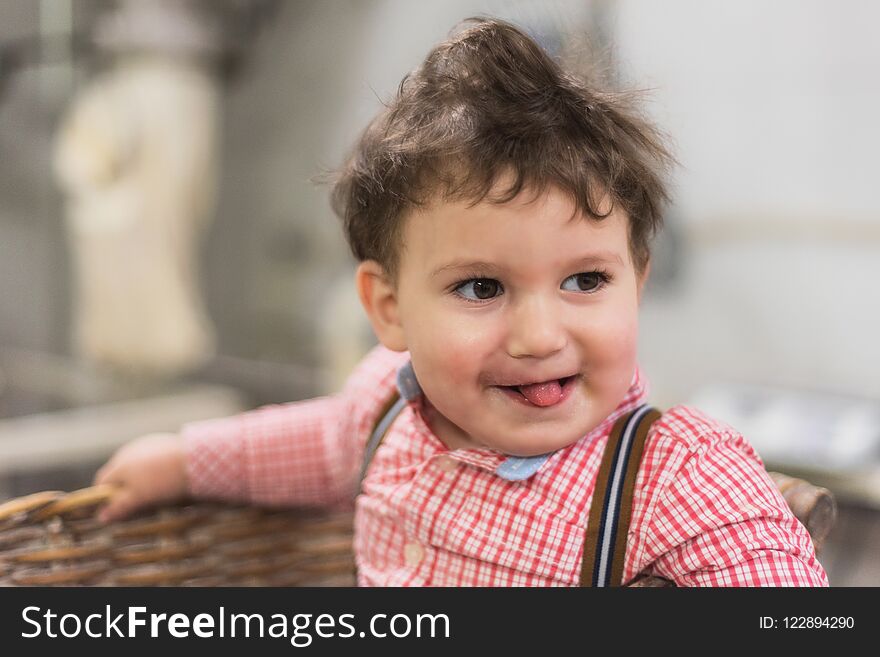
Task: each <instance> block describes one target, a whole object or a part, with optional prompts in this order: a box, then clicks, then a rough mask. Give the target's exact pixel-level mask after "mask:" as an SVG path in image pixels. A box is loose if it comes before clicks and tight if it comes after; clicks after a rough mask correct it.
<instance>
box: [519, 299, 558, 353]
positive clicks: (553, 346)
mask: <svg viewBox="0 0 880 657" xmlns="http://www.w3.org/2000/svg"><path fill="white" fill-rule="evenodd" d="M567 342H568V338H567V334H566V331H565V327H564V325H563V322H562V321H561V316H560V312H559V310H558V309H557V308H556V307H555V305H554V304H553V303H550V302H546V301H543V300H541V299H532V300H530V301H529V302H527V303H522V304H520V305H519V307H517V308H516V310H515V311H514V312H513V313H511V317H510V326H509V328H508V340H507V353H508V354H510V355H511V356H512V357H514V358H526V357H532V358H546V357H547V356H552V355H553V354H555V353H557V352H559V351H561V350H562V349H563V348H565V345H566V344H567Z"/></svg>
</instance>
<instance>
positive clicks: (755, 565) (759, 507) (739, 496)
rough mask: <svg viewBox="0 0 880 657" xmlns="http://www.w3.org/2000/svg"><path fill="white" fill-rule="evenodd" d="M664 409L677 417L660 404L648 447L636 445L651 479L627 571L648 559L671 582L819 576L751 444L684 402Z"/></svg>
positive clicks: (808, 546)
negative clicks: (653, 446) (643, 451)
mask: <svg viewBox="0 0 880 657" xmlns="http://www.w3.org/2000/svg"><path fill="white" fill-rule="evenodd" d="M671 413H672V414H673V415H675V414H676V413H677V414H678V419H677V420H676V419H675V418H673V421H672V422H670V421H669V420H668V419H667V418H668V415H667V414H664V418H663V419H662V420H660V421H658V422H659V423H660V424H661V425H664V426H661V428H660V435H658V436H655V438H656V439H657V444H656V448H657V449H656V450H654V451H653V452H650V453H649V452H647V451H646V456H649V454H650V456H649V458H650V459H651V462H649V463H648V464H647V468H646V475H647V478H648V479H649V480H650V479H653V480H654V482H655V483H657V486H656V488H655V491H656V492H655V493H654V494H652V495H651V497H652V499H651V500H650V501H649V502H647V504H646V509H645V515H644V519H643V520H644V522H643V523H642V527H641V528H636V531H637V535H635V536H633V538H635V545H634V546H633V553H634V559H635V561H634V562H633V563H632V564H631V568H632V571H631V572H630V575H633V574H635V572H638V571H639V570H641V569H642V568H643V567H645V566H646V565H649V567H650V571H651V574H654V575H659V576H661V577H665V578H667V579H670V580H672V581H674V582H675V583H676V585H677V586H828V577H827V575H826V573H825V571H824V569H823V568H822V566H821V564H820V563H819V562H818V561H817V559H816V554H815V550H814V549H813V543H812V540H811V539H810V536H809V533H808V532H807V530H806V528H805V527H804V526H803V525H802V524H801V523H800V522H799V521H798V520H797V518H795V516H794V514H793V513H792V511H791V509H790V508H789V506H788V504H787V503H786V502H785V499H784V498H783V497H782V494H781V493H780V492H779V490H778V489H777V487H776V486H775V484H774V483H773V481H772V480H771V479H770V477H769V475H768V474H767V472H766V470H765V469H764V465H763V463H762V462H761V460H760V458H759V457H758V455H757V454H756V453H755V451H754V449H753V448H752V447H751V445H749V443H748V442H747V441H746V440H745V439H744V438H743V437H742V436H741V435H739V434H738V433H737V432H735V431H734V430H732V429H730V428H729V427H725V428H722V429H720V430H719V428H718V425H717V424H714V421H712V420H711V419H710V418H706V417H705V416H703V415H702V414H700V413H699V412H697V411H693V409H688V408H686V407H677V408H676V409H672V411H671ZM719 424H720V423H719ZM670 429H671V430H672V431H669V430H670ZM664 433H665V435H664ZM673 433H674V434H676V435H674V436H673V435H672V434H673ZM687 433H690V434H691V435H690V436H686V437H683V436H685V434H687ZM644 467H645V461H643V468H644ZM664 468H669V470H667V472H666V473H665V474H664V472H663V470H664ZM648 485H649V486H650V484H648Z"/></svg>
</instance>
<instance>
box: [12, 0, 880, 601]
mask: <svg viewBox="0 0 880 657" xmlns="http://www.w3.org/2000/svg"><path fill="white" fill-rule="evenodd" d="M476 14H489V15H494V16H499V17H502V18H506V19H508V20H512V21H514V22H516V23H517V24H519V25H520V26H522V27H524V28H526V29H527V30H528V31H530V32H531V33H532V34H533V35H535V36H536V37H537V38H538V39H539V40H540V41H541V43H542V44H543V45H544V46H545V47H546V48H547V49H548V50H550V51H551V52H553V53H555V54H558V55H560V56H564V57H567V58H569V59H573V60H577V59H578V58H581V60H583V58H584V57H588V56H592V55H588V53H595V52H599V53H602V54H603V55H602V56H603V62H604V63H605V66H606V67H607V68H608V70H609V72H610V74H611V79H612V80H613V81H614V83H615V84H617V85H619V86H620V87H622V88H628V89H632V88H636V89H643V90H645V91H646V93H647V96H646V111H647V112H648V113H649V114H650V115H651V116H652V117H653V118H654V119H656V121H657V122H658V123H659V124H660V125H661V126H662V128H663V129H664V130H665V131H666V132H667V133H668V134H669V135H670V137H671V140H672V142H673V144H674V149H675V152H676V155H677V157H678V159H679V161H680V163H681V166H680V167H679V168H678V169H677V170H676V172H675V177H674V196H675V201H674V203H673V204H672V206H671V207H670V208H669V211H668V217H667V229H666V230H665V232H664V233H663V234H662V235H661V236H660V238H659V240H658V242H657V245H656V250H655V263H654V269H653V278H652V280H651V283H650V288H649V290H648V293H647V295H646V298H645V299H644V302H643V310H642V317H643V319H642V333H641V345H640V348H641V362H642V367H643V369H644V370H645V372H646V373H647V375H648V378H649V380H650V381H651V383H652V391H653V392H652V400H653V401H654V402H655V404H656V405H658V406H660V407H668V406H672V405H674V404H678V403H693V404H695V405H698V406H700V407H701V408H703V409H704V410H706V411H707V412H709V413H711V414H713V415H716V416H717V417H720V418H721V419H724V420H726V421H727V422H729V423H730V424H732V425H734V426H735V427H737V428H738V429H739V430H741V431H742V432H743V433H744V434H745V435H746V437H747V438H748V439H749V440H750V441H751V442H752V443H753V444H754V445H755V446H756V447H757V449H758V451H759V453H760V454H761V456H762V457H763V458H764V460H765V462H766V464H767V466H768V468H771V469H779V470H782V471H784V472H787V473H790V474H801V475H803V476H806V477H807V478H809V479H810V480H811V481H812V482H813V483H817V484H821V485H826V486H828V487H829V488H831V489H832V490H833V492H834V493H835V495H836V496H837V499H838V503H839V505H840V510H839V511H840V514H839V519H838V522H837V525H836V527H835V529H834V530H833V532H832V534H831V536H830V538H829V539H828V542H827V543H826V545H825V547H824V549H823V553H822V555H821V560H822V562H823V564H824V565H825V567H826V569H827V570H828V573H829V577H830V579H831V583H832V585H837V586H845V585H849V586H866V585H872V586H876V585H880V559H878V557H877V555H878V553H880V374H878V365H880V341H878V340H877V336H878V335H880V303H878V302H880V294H878V292H877V290H876V289H875V285H876V281H878V280H880V196H878V194H877V193H876V190H877V183H876V181H875V179H876V177H877V173H878V166H877V164H876V162H875V157H876V154H877V153H878V151H880V123H878V122H877V121H876V118H875V117H876V116H880V77H878V76H877V75H876V71H875V69H876V66H877V64H878V62H880V42H878V40H877V39H876V38H874V34H873V32H874V30H873V26H874V25H875V24H876V23H877V21H878V20H880V7H878V6H877V5H874V4H872V3H865V2H858V1H856V0H846V1H843V2H834V3H832V2H828V1H827V0H825V1H818V0H813V1H795V0H780V1H778V2H774V3H764V2H759V1H758V0H746V1H743V2H738V3H730V2H721V1H720V0H719V1H711V2H705V1H702V2H698V1H697V0H687V1H685V0H670V1H668V2H663V3H654V2H650V1H649V0H618V1H611V0H608V1H604V2H603V1H600V0H592V1H590V0H579V1H562V0H558V1H547V0H541V1H531V2H529V1H525V0H494V1H489V0H485V1H481V2H478V1H476V0H445V1H444V2H442V3H441V2H404V1H403V0H361V1H356V0H329V1H328V0H323V1H319V0H285V1H279V0H218V1H214V2H207V1H198V0H193V1H187V0H154V1H151V2H137V1H128V2H126V1H124V0H120V1H111V0H40V1H35V2H18V1H13V0H0V162H2V164H0V281H2V283H0V500H2V499H5V498H7V497H13V496H18V495H23V494H26V493H30V492H34V491H37V490H44V489H73V488H78V487H81V486H85V485H88V484H89V483H90V481H91V478H92V475H93V473H94V470H95V469H96V468H97V467H98V465H100V464H101V463H102V462H103V461H104V460H105V459H106V458H107V457H108V456H109V455H110V454H111V453H112V451H113V450H114V449H115V448H116V447H117V446H118V445H120V444H121V443H123V442H125V441H127V440H129V439H131V438H133V437H136V436H138V435H141V434H143V433H147V432H151V431H165V430H175V429H176V428H177V427H179V426H180V425H181V424H182V423H184V422H187V421H190V420H196V419H202V418H207V417H215V416H219V415H228V414H232V413H236V412H239V411H241V410H244V409H248V408H253V407H255V406H258V405H262V404H267V403H273V402H282V401H289V400H294V399H302V398H306V397H310V396H314V395H319V394H325V393H329V392H332V391H334V390H336V389H338V387H339V385H340V384H341V383H342V381H344V379H345V376H346V375H347V373H348V371H349V370H350V368H351V367H352V366H353V364H354V363H355V362H356V361H357V359H358V358H359V357H360V356H361V355H362V354H363V353H364V352H365V351H366V350H367V349H368V348H369V347H370V346H372V344H373V338H372V335H371V333H370V330H369V327H368V326H367V324H366V322H365V320H364V319H363V318H362V316H361V311H360V308H359V305H358V304H357V300H356V296H355V293H354V289H353V286H352V273H353V271H354V263H353V262H352V259H351V257H350V256H349V254H348V250H347V247H346V245H345V242H344V239H343V237H342V232H341V229H340V226H339V223H338V221H337V219H336V218H335V216H334V215H333V214H332V212H331V210H330V206H329V202H328V189H327V188H326V187H323V186H321V185H318V184H316V183H315V182H314V180H313V179H314V178H315V176H316V175H319V174H321V173H322V172H324V171H327V170H329V169H332V168H334V167H336V166H338V165H339V164H340V163H341V162H342V160H343V159H344V157H345V154H346V153H347V151H348V149H349V147H350V146H351V144H352V143H353V141H354V139H355V138H356V137H357V136H358V134H359V133H360V131H361V130H362V129H363V127H364V126H365V125H366V123H367V122H368V121H369V119H370V118H371V117H372V116H373V114H374V113H375V112H376V111H377V109H378V108H379V107H380V103H381V101H382V100H383V99H385V98H388V97H389V96H390V95H391V94H392V93H393V92H394V90H395V89H396V87H397V85H398V83H399V81H400V79H401V77H402V76H403V75H404V74H405V73H406V72H407V71H409V70H411V69H412V68H414V67H415V66H417V65H418V63H419V62H420V60H421V58H422V57H423V56H424V55H425V54H426V52H427V51H428V49H429V48H430V47H431V46H432V45H433V44H434V43H436V42H437V41H439V40H442V39H443V38H444V37H445V36H446V35H447V33H448V32H449V30H450V29H451V28H452V27H453V25H454V24H455V23H456V22H458V21H459V20H461V19H463V18H466V17H468V16H472V15H476ZM587 45H589V47H587Z"/></svg>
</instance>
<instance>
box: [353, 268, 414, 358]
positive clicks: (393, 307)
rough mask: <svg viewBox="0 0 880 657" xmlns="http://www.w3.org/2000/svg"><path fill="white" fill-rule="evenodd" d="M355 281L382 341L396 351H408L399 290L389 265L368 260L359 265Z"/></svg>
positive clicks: (364, 305)
mask: <svg viewBox="0 0 880 657" xmlns="http://www.w3.org/2000/svg"><path fill="white" fill-rule="evenodd" d="M354 281H355V285H356V286H357V291H358V296H359V297H360V300H361V305H362V306H363V307H364V311H365V312H366V313H367V317H368V318H369V320H370V324H371V325H372V326H373V332H374V333H375V334H376V337H377V338H378V339H379V342H381V343H382V344H383V345H385V346H386V347H388V349H391V350H392V351H406V340H405V338H404V334H403V327H402V326H401V324H400V316H399V314H398V304H397V290H396V288H395V286H394V284H393V283H392V282H391V279H390V277H389V276H388V274H387V273H386V271H385V268H384V267H382V265H380V264H379V263H378V262H376V261H375V260H365V261H363V262H362V263H361V264H360V265H358V268H357V272H356V273H355V279H354Z"/></svg>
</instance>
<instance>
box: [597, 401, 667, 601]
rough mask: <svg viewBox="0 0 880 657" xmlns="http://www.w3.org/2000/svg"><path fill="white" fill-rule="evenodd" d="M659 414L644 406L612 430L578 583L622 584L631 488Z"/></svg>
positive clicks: (621, 419)
mask: <svg viewBox="0 0 880 657" xmlns="http://www.w3.org/2000/svg"><path fill="white" fill-rule="evenodd" d="M659 417H660V412H659V411H657V410H656V409H653V408H650V407H648V406H647V405H643V406H640V407H638V408H637V409H635V410H634V411H632V412H631V413H628V414H627V415H624V416H623V417H621V418H620V419H619V420H618V421H617V422H616V423H615V424H614V428H613V429H612V430H611V435H610V436H609V437H608V443H607V444H606V446H605V453H604V454H603V455H602V464H601V465H600V467H599V474H598V477H597V479H596V489H595V491H594V492H593V501H592V503H591V506H590V517H589V519H588V521H587V531H586V538H585V540H584V554H583V560H582V565H581V586H620V585H621V584H622V583H623V582H622V581H621V580H622V579H623V564H624V558H625V557H626V539H627V533H628V531H629V523H630V519H631V515H632V498H633V489H634V488H635V483H636V476H637V475H638V471H639V466H640V465H641V462H642V453H643V452H644V449H645V442H646V441H647V438H648V430H649V429H650V427H651V424H652V423H653V422H654V421H655V420H656V419H657V418H659Z"/></svg>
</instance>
